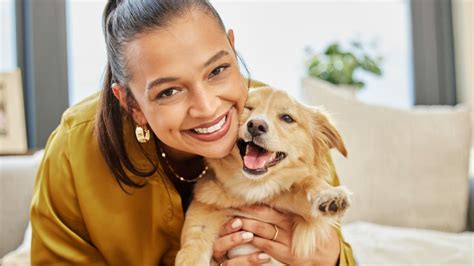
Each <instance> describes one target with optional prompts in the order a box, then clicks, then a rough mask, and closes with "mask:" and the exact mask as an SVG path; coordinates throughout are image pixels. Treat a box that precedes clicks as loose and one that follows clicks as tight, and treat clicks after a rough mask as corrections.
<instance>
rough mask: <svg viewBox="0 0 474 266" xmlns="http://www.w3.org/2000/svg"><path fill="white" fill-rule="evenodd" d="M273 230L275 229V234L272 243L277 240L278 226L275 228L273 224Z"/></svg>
mask: <svg viewBox="0 0 474 266" xmlns="http://www.w3.org/2000/svg"><path fill="white" fill-rule="evenodd" d="M273 228H275V234H274V235H273V237H272V241H275V240H276V239H277V236H278V226H276V224H274V225H273Z"/></svg>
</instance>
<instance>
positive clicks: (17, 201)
mask: <svg viewBox="0 0 474 266" xmlns="http://www.w3.org/2000/svg"><path fill="white" fill-rule="evenodd" d="M42 157H43V152H42V151H39V152H36V153H35V154H33V155H30V156H2V157H0V258H1V257H2V256H4V255H5V254H6V253H8V252H10V251H12V250H14V249H16V248H17V247H18V246H19V245H20V244H21V242H22V241H23V236H24V233H25V229H26V227H27V225H28V221H29V217H30V203H31V197H32V193H33V187H34V183H35V178H36V172H37V169H38V166H39V163H40V161H41V158H42Z"/></svg>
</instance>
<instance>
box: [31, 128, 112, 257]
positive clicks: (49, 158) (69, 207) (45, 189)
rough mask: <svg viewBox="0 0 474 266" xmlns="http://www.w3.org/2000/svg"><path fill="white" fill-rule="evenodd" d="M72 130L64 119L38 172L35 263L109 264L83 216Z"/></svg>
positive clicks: (34, 207)
mask: <svg viewBox="0 0 474 266" xmlns="http://www.w3.org/2000/svg"><path fill="white" fill-rule="evenodd" d="M68 132H69V128H68V126H67V125H65V123H64V122H63V123H62V124H61V125H60V126H59V127H58V128H57V129H56V130H55V131H54V132H53V133H52V135H51V136H50V138H49V140H48V144H47V146H46V149H45V154H44V158H43V160H42V162H41V165H40V168H39V171H38V174H37V178H36V184H35V188H34V194H33V200H32V204H31V224H32V227H33V236H32V246H31V263H32V265H49V264H55V263H56V264H57V263H61V264H83V265H105V264H106V262H105V260H104V258H103V257H102V255H101V254H100V253H99V251H98V250H97V249H96V248H95V247H94V246H93V244H92V242H91V240H90V239H89V236H88V232H87V229H86V227H85V225H84V222H83V220H82V215H81V212H80V208H79V204H78V202H77V198H76V191H75V186H74V180H73V172H72V169H71V164H70V161H69V158H70V157H69V152H70V146H69V139H68V137H69V135H68Z"/></svg>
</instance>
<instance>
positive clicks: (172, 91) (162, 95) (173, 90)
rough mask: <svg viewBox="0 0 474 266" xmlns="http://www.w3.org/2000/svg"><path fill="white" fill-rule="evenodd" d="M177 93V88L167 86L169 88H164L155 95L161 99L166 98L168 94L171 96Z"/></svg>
mask: <svg viewBox="0 0 474 266" xmlns="http://www.w3.org/2000/svg"><path fill="white" fill-rule="evenodd" d="M176 93H178V89H177V88H169V89H166V90H164V91H162V92H160V93H159V94H158V96H156V98H157V99H162V98H168V97H170V96H173V95H174V94H176Z"/></svg>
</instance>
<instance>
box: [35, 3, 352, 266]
mask: <svg viewBox="0 0 474 266" xmlns="http://www.w3.org/2000/svg"><path fill="white" fill-rule="evenodd" d="M103 21H104V34H105V40H106V44H107V55H108V66H107V70H106V75H105V82H104V88H103V91H102V95H101V97H100V100H99V97H98V95H94V96H91V97H89V98H88V99H85V100H84V101H82V102H81V103H79V104H77V105H76V106H74V107H71V108H70V109H69V110H67V111H66V112H65V113H64V115H63V117H62V121H61V124H60V125H59V127H58V128H57V129H56V130H55V131H54V132H53V133H52V135H51V137H50V139H49V141H48V144H47V147H46V151H45V157H44V159H43V161H42V164H41V167H40V170H39V173H38V177H37V181H36V186H35V192H34V197H33V202H32V210H31V219H32V225H33V240H32V255H31V259H32V263H33V265H47V264H51V263H55V262H60V263H67V264H86V265H96V264H97V265H103V264H111V265H156V264H165V265H172V264H174V257H175V255H176V252H177V250H178V249H179V238H180V231H181V226H182V224H183V220H184V212H185V210H186V207H187V206H188V203H189V200H190V195H191V191H192V188H193V184H194V182H195V181H197V179H199V177H200V176H202V175H203V174H204V173H205V171H206V169H207V167H206V165H205V163H204V161H203V157H209V158H220V157H223V156H225V155H226V154H228V153H229V151H230V149H231V148H232V146H233V145H234V143H235V140H236V138H237V128H238V117H239V114H240V113H241V112H242V109H243V106H244V103H245V100H246V97H247V88H248V86H247V85H248V84H247V82H245V80H244V79H243V78H242V76H241V74H240V71H239V65H238V62H237V56H236V53H235V50H234V35H233V32H232V31H231V30H229V31H228V32H227V33H226V30H225V28H224V25H223V23H222V21H221V19H220V17H219V15H218V14H217V13H216V11H215V10H214V8H213V7H212V6H211V5H210V4H209V3H208V2H207V1H204V0H194V1H189V0H188V1H184V0H167V1H151V0H140V1H138V0H128V1H127V0H124V1H110V2H109V3H108V4H107V6H106V9H105V12H104V17H103ZM334 182H335V183H336V182H337V177H336V176H335V179H334ZM246 211H248V212H252V213H253V215H254V216H255V217H262V219H263V217H265V218H266V220H267V221H268V220H269V221H271V223H265V222H261V221H259V220H252V219H245V218H240V217H235V218H233V219H230V220H229V221H228V222H227V223H226V224H225V225H224V226H223V228H222V233H221V236H220V237H219V239H217V240H216V242H215V247H214V254H213V258H214V260H215V261H216V262H218V263H220V264H222V265H234V264H239V265H245V264H252V265H253V264H261V263H264V262H267V261H268V255H269V256H272V257H275V258H277V259H279V260H280V261H282V262H285V263H287V264H292V265H303V264H312V265H335V264H336V263H337V262H338V261H339V265H346V264H351V263H352V255H351V251H350V247H349V246H348V245H347V244H345V243H344V242H343V240H342V237H341V235H340V231H339V230H336V229H335V230H334V232H333V234H332V236H331V239H330V241H329V242H328V244H327V245H326V246H324V247H321V249H320V250H319V251H318V254H317V256H315V258H311V259H310V260H303V259H301V258H298V257H295V256H293V255H292V254H291V253H290V249H289V244H290V243H289V241H290V239H291V232H292V229H291V224H290V223H289V222H288V221H289V216H290V215H289V214H283V213H280V212H278V211H276V210H272V209H270V208H267V207H263V206H249V207H248V208H246ZM274 225H275V226H276V227H274ZM275 228H278V229H279V231H278V232H279V233H278V237H277V238H276V237H275V236H276V234H275V233H276V232H275ZM246 242H250V243H253V244H254V245H255V246H257V247H258V248H259V249H261V252H258V253H256V254H251V255H248V256H242V257H237V258H234V259H231V260H230V259H226V257H225V254H226V252H227V250H229V249H231V248H232V247H235V246H236V245H239V244H242V243H246Z"/></svg>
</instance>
